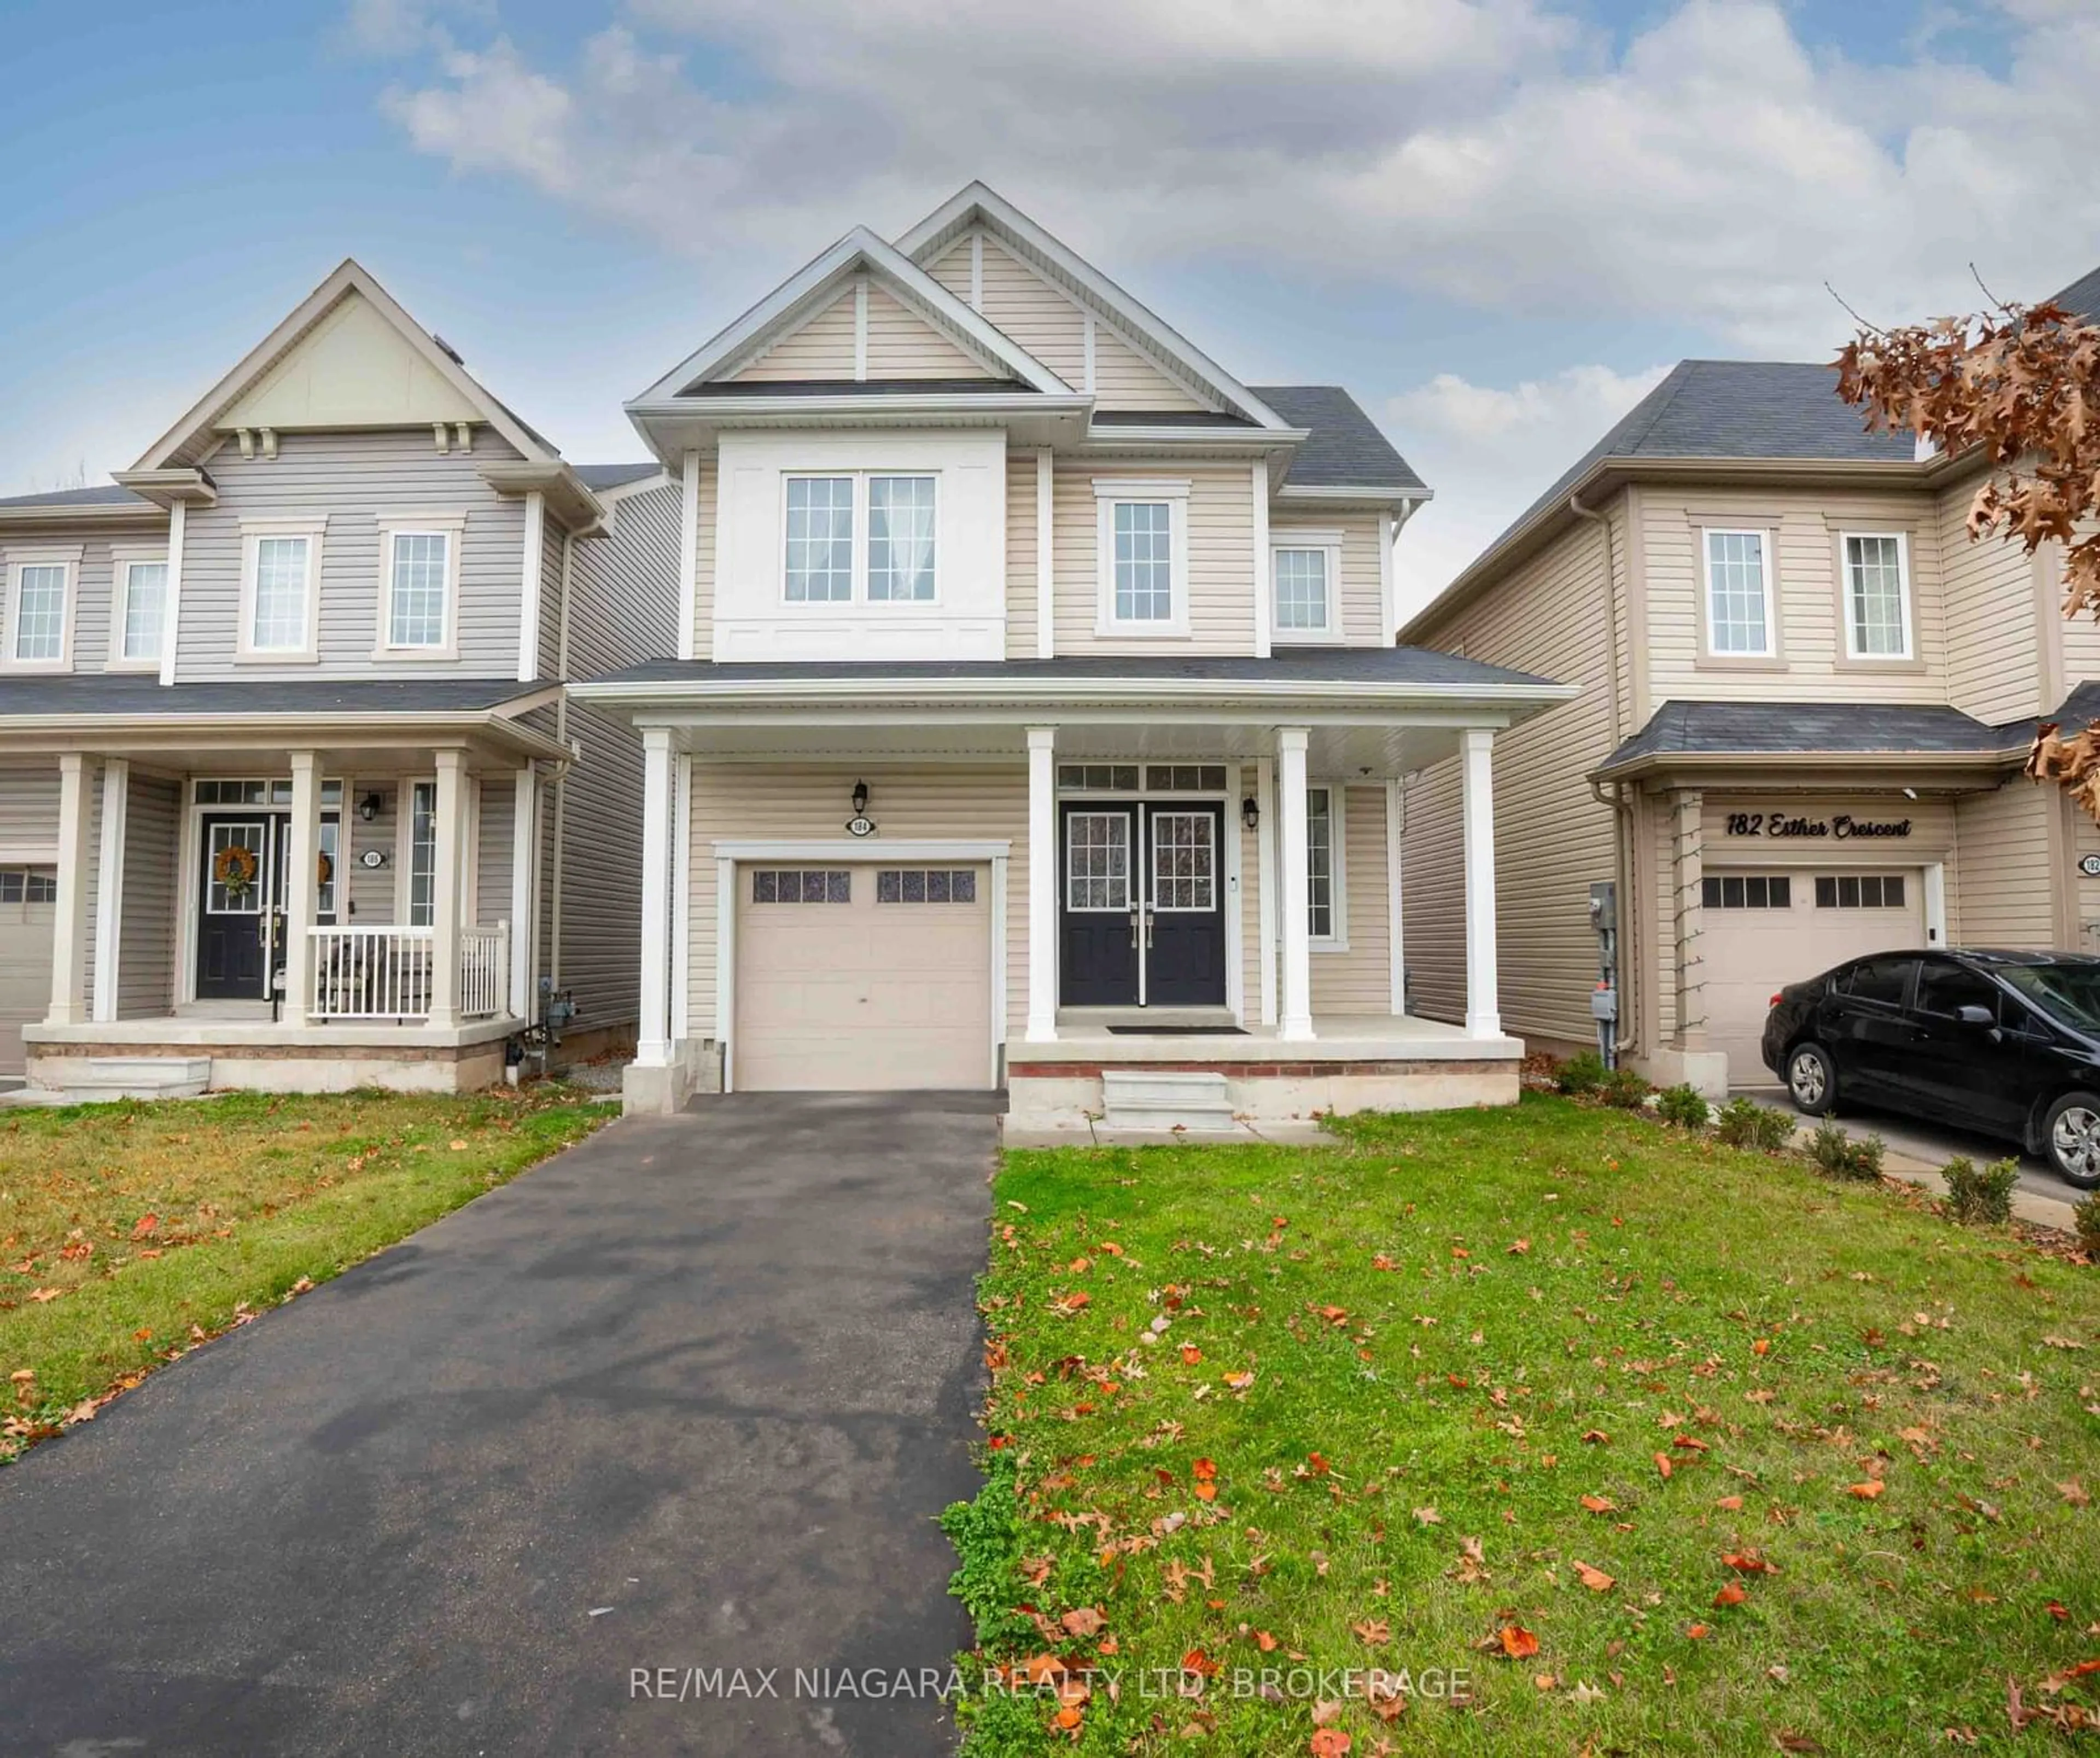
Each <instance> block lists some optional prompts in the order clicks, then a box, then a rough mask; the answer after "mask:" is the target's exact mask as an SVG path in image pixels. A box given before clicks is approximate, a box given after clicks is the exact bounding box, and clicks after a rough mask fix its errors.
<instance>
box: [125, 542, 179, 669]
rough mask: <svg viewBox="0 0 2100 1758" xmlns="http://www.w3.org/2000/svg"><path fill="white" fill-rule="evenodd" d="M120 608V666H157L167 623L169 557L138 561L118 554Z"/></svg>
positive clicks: (155, 557)
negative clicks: (162, 632) (163, 629)
mask: <svg viewBox="0 0 2100 1758" xmlns="http://www.w3.org/2000/svg"><path fill="white" fill-rule="evenodd" d="M116 564H117V620H118V621H117V625H118V629H119V631H120V632H119V634H118V638H117V639H118V646H117V652H116V653H115V654H113V656H112V661H113V664H116V665H137V666H142V667H143V666H148V665H153V666H157V665H159V664H160V662H161V629H162V628H163V627H164V626H165V622H166V620H167V610H168V563H167V559H166V558H165V556H154V557H151V558H149V559H143V560H142V559H135V558H133V557H130V556H127V555H124V554H118V555H117V557H116Z"/></svg>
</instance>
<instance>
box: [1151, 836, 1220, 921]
mask: <svg viewBox="0 0 2100 1758" xmlns="http://www.w3.org/2000/svg"><path fill="white" fill-rule="evenodd" d="M1216 823H1217V820H1216V819H1215V818H1214V817H1212V816H1211V814H1210V813H1208V812H1154V814H1153V815H1152V907H1153V908H1154V909H1159V910H1209V909H1215V908H1217V907H1218V903H1217V862H1216V848H1215V839H1214V838H1213V837H1212V835H1211V832H1212V830H1213V828H1215V825H1216Z"/></svg>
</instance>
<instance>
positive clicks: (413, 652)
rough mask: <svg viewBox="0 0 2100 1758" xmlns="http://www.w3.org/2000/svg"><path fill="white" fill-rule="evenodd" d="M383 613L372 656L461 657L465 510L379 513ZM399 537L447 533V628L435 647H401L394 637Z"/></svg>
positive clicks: (380, 658) (404, 657)
mask: <svg viewBox="0 0 2100 1758" xmlns="http://www.w3.org/2000/svg"><path fill="white" fill-rule="evenodd" d="M378 523H379V593H378V604H379V616H378V622H377V627H375V628H374V629H373V637H372V656H373V658H374V659H376V660H435V661H440V662H441V661H443V660H457V658H458V657H459V616H460V551H461V550H462V549H463V548H464V547H465V537H466V515H465V512H464V511H452V510H448V511H444V512H428V513H382V514H381V515H379V522H378ZM396 537H443V539H444V540H445V631H444V639H443V640H442V641H440V642H439V643H437V645H435V647H400V646H396V645H395V643H394V641H393V638H392V636H393V629H394V540H395V538H396Z"/></svg>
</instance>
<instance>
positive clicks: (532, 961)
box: [505, 763, 540, 1019]
mask: <svg viewBox="0 0 2100 1758" xmlns="http://www.w3.org/2000/svg"><path fill="white" fill-rule="evenodd" d="M512 785H513V787H514V790H515V791H514V797H513V801H512V808H511V815H510V998H509V1000H510V1005H509V1006H508V1007H507V1008H506V1009H505V1012H507V1013H510V1014H515V1015H516V1016H517V1017H518V1018H521V1019H530V1018H532V1017H533V1015H534V1014H535V1013H536V1012H537V1011H538V1009H536V1008H535V1007H534V1006H533V1005H532V1002H533V996H532V983H533V980H534V978H536V977H537V976H538V974H539V973H538V971H537V970H535V969H534V966H535V965H536V964H537V962H538V961H537V960H536V958H535V956H533V955H534V951H535V948H536V945H537V943H538V940H539V927H540V911H539V890H540V886H539V878H540V776H539V772H538V771H536V770H535V769H534V768H533V767H532V765H531V764H530V763H527V764H526V765H525V766H524V767H523V769H521V770H519V771H518V773H517V775H516V776H515V777H514V780H513V783H512Z"/></svg>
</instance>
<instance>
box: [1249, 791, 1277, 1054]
mask: <svg viewBox="0 0 2100 1758" xmlns="http://www.w3.org/2000/svg"><path fill="white" fill-rule="evenodd" d="M1254 803H1255V818H1256V821H1257V824H1258V828H1257V829H1256V831H1255V839H1254V846H1255V881H1254V882H1255V918H1256V927H1255V931H1256V932H1257V933H1259V934H1260V936H1261V960H1260V969H1261V1023H1263V1024H1264V1026H1273V1025H1274V1024H1275V1023H1276V759H1275V758H1273V757H1264V758H1257V759H1256V760H1255V766H1254Z"/></svg>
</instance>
